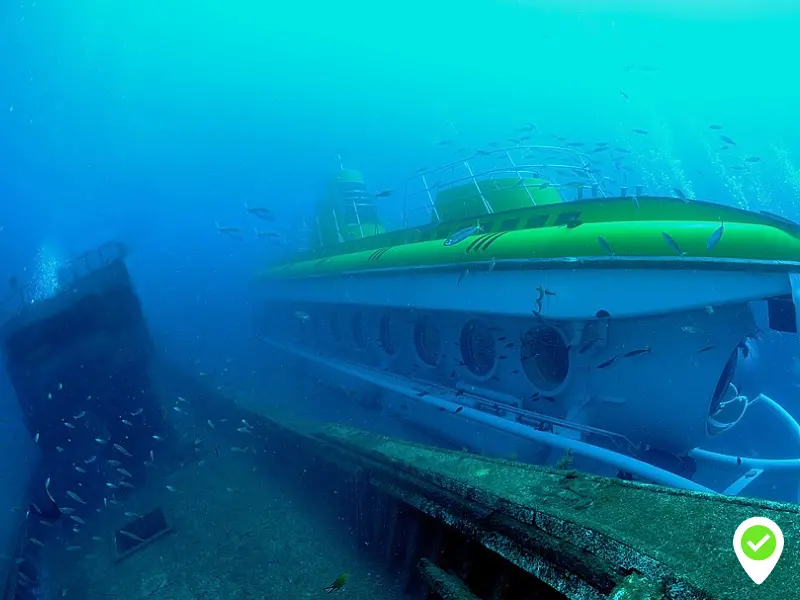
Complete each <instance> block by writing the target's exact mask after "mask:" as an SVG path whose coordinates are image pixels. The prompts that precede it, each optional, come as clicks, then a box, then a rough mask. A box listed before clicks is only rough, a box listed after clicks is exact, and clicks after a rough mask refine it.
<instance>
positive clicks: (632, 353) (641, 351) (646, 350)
mask: <svg viewBox="0 0 800 600" xmlns="http://www.w3.org/2000/svg"><path fill="white" fill-rule="evenodd" d="M640 354H650V347H649V346H645V347H644V348H638V349H637V350H631V351H630V352H626V353H625V354H623V355H622V358H630V357H631V356H639V355H640Z"/></svg>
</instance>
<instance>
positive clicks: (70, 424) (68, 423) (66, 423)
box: [64, 421, 75, 429]
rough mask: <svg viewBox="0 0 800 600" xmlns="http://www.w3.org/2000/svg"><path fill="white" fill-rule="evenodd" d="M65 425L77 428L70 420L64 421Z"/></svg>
mask: <svg viewBox="0 0 800 600" xmlns="http://www.w3.org/2000/svg"><path fill="white" fill-rule="evenodd" d="M64 427H68V428H70V429H75V425H73V424H72V423H70V422H69V421H64Z"/></svg>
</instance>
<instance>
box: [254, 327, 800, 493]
mask: <svg viewBox="0 0 800 600" xmlns="http://www.w3.org/2000/svg"><path fill="white" fill-rule="evenodd" d="M265 341H267V343H269V344H271V345H273V346H274V347H277V348H280V349H282V350H288V351H290V352H293V353H295V354H296V355H298V356H301V357H303V358H304V359H307V360H311V361H313V362H316V363H318V364H321V365H324V366H327V367H329V368H332V369H335V370H337V371H339V372H341V373H345V374H348V375H351V376H353V377H356V378H359V379H361V380H362V381H365V382H368V383H372V384H374V385H377V386H379V387H382V388H384V389H388V390H391V391H393V392H396V393H398V394H401V395H403V396H405V397H407V398H409V399H411V400H413V401H416V402H420V403H423V404H427V405H430V406H432V407H435V408H437V409H440V410H447V411H450V412H452V413H455V412H456V410H458V416H459V417H461V418H465V419H468V420H470V421H472V422H474V423H480V424H482V425H486V426H488V427H491V428H493V429H496V430H500V431H504V432H506V433H509V434H512V435H514V436H517V437H520V438H523V439H527V440H530V441H531V442H535V443H539V444H542V445H545V446H549V447H551V448H556V449H560V450H564V451H571V452H573V453H574V454H576V455H581V456H585V457H587V458H591V459H593V460H597V461H599V462H602V463H604V464H607V465H610V466H613V467H616V468H617V469H619V470H621V471H627V472H630V473H632V474H634V475H637V476H639V477H641V478H642V479H645V480H647V481H652V482H654V483H657V484H661V485H665V486H669V487H674V488H680V489H687V490H693V491H701V492H708V493H718V494H724V493H725V490H723V491H718V490H714V489H711V488H708V487H706V486H703V485H701V484H698V483H696V482H694V481H692V480H690V479H686V478H684V477H680V476H679V475H676V474H674V473H672V472H670V471H667V470H665V469H661V468H659V467H656V466H654V465H651V464H649V463H646V462H644V461H640V460H637V459H635V458H633V457H631V456H629V455H626V454H623V453H620V452H616V451H614V450H609V449H606V448H602V447H598V446H595V445H593V444H589V443H586V442H582V441H580V440H576V439H573V438H569V437H566V436H563V435H559V434H556V433H550V432H547V431H539V430H537V429H535V428H534V427H533V426H532V425H531V424H526V423H520V422H517V421H511V420H509V419H505V418H502V417H498V416H495V415H492V414H489V413H487V412H484V411H482V410H480V409H479V408H474V407H470V406H468V405H467V400H468V399H469V398H468V397H467V396H466V394H461V395H459V396H456V393H454V392H452V391H449V390H447V389H446V388H442V389H441V390H437V389H436V388H437V386H436V385H433V384H419V385H416V386H415V385H414V384H413V382H411V381H410V380H405V378H402V377H400V376H397V375H388V374H386V373H382V372H380V373H379V372H375V373H372V372H370V371H372V369H370V368H368V367H363V366H361V365H356V364H348V363H347V362H346V361H343V360H341V359H333V358H328V357H323V356H319V355H315V354H311V353H308V352H305V351H303V350H300V349H298V348H294V347H291V346H287V345H284V344H281V343H278V342H275V341H272V340H265ZM468 389H469V388H468V387H465V388H459V391H465V392H466V391H467V390H468ZM473 391H474V392H475V393H476V394H477V393H478V391H477V389H476V390H473ZM421 392H424V394H422V395H420V394H421ZM437 394H440V395H437ZM456 398H458V400H456ZM473 400H474V401H475V403H476V405H482V404H483V405H485V404H487V402H491V399H486V398H480V397H478V396H477V395H476V396H475V397H473ZM756 401H759V402H764V403H765V404H767V405H768V406H770V407H772V409H773V411H776V412H777V414H778V415H779V418H780V419H781V420H783V421H784V423H785V424H786V425H787V426H789V427H791V428H792V429H793V430H794V431H795V432H796V434H797V435H798V438H799V439H800V424H798V423H797V421H796V420H795V419H794V418H793V417H792V416H791V415H789V413H787V412H786V411H785V410H783V409H782V407H780V405H779V404H778V403H777V402H775V401H774V400H772V399H771V398H768V397H767V396H764V395H763V394H761V395H759V397H757V398H754V399H753V400H751V401H750V403H751V404H752V403H753V402H756ZM778 409H780V410H778ZM503 410H506V411H508V407H506V406H504V407H503ZM519 412H520V413H524V412H525V411H519ZM529 414H530V417H531V418H535V419H541V420H543V421H551V420H552V419H549V418H547V417H543V416H541V415H537V414H535V413H529ZM556 425H558V426H559V427H569V428H574V426H573V425H572V424H570V423H566V422H564V423H556ZM595 433H596V432H595ZM604 433H605V434H606V435H607V436H609V437H611V438H616V437H622V436H617V435H616V434H613V433H611V432H604ZM621 441H623V442H625V441H627V440H625V439H624V438H622V440H621ZM627 443H628V444H630V442H627ZM689 455H690V456H691V457H692V458H695V459H697V460H699V461H704V462H709V463H713V464H714V465H716V466H718V467H720V468H722V469H724V470H728V471H733V470H739V471H742V470H743V471H744V474H743V475H742V476H741V477H739V478H737V480H735V481H734V482H732V483H731V484H729V485H728V486H726V490H727V489H731V490H734V489H736V490H737V491H738V493H741V492H742V491H743V490H744V489H745V488H746V487H747V486H748V485H750V484H751V483H752V482H753V481H755V479H757V477H758V476H760V475H761V472H763V473H786V474H795V473H800V458H794V459H759V458H745V457H739V456H732V455H726V454H720V453H715V452H711V451H708V450H702V449H700V448H696V449H693V450H691V451H690V452H689ZM737 495H738V494H737ZM798 501H800V488H799V489H798Z"/></svg>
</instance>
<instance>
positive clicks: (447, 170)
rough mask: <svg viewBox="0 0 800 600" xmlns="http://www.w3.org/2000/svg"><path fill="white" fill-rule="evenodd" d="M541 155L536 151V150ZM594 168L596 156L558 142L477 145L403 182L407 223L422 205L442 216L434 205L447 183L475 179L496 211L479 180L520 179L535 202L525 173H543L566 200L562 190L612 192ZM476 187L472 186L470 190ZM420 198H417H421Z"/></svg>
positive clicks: (540, 176) (577, 194) (430, 213)
mask: <svg viewBox="0 0 800 600" xmlns="http://www.w3.org/2000/svg"><path fill="white" fill-rule="evenodd" d="M543 153H547V154H555V155H556V156H553V157H550V159H547V158H543V157H542V156H541V155H542V154H543ZM535 155H538V156H535ZM497 160H502V161H503V162H504V163H505V164H502V165H496V164H486V162H487V161H497ZM596 172H597V171H596V170H595V169H593V168H592V157H591V156H589V155H588V154H586V153H585V152H581V151H579V150H575V149H574V148H565V147H560V146H537V145H515V146H508V147H502V148H495V149H491V150H478V151H476V152H475V153H473V154H472V155H471V156H469V157H467V158H459V159H456V160H453V161H452V162H449V163H447V164H445V165H442V166H440V167H437V168H433V169H421V170H420V171H418V172H417V173H416V174H415V175H414V176H413V177H409V178H408V179H407V180H406V182H405V186H404V187H405V194H404V197H403V224H404V226H405V227H409V226H412V225H413V224H412V223H410V222H409V216H411V215H414V214H416V213H417V212H419V211H420V210H423V209H424V210H426V211H427V213H428V218H429V219H435V222H440V221H441V218H440V216H439V213H438V210H437V207H436V196H437V195H438V194H439V193H441V192H443V191H445V190H448V189H453V188H456V187H459V186H462V185H468V184H473V185H474V188H475V190H477V193H478V195H479V196H480V198H481V200H482V202H483V204H484V208H485V209H486V212H487V214H490V213H492V212H494V208H493V207H492V206H491V202H490V201H489V200H488V199H487V198H486V197H485V195H484V190H483V188H482V187H481V185H480V184H481V183H483V182H486V181H490V180H493V179H516V180H518V182H519V183H517V184H515V185H514V186H509V189H510V188H513V187H522V188H523V189H525V190H526V193H527V194H528V197H529V199H530V201H531V206H535V201H534V196H533V195H532V194H531V193H530V192H529V191H528V188H529V187H533V186H528V185H526V184H525V183H524V182H525V180H526V179H542V180H544V181H546V182H547V183H548V184H549V185H550V187H553V188H554V189H555V190H556V191H557V192H558V194H559V196H560V197H561V199H562V200H563V201H568V200H569V198H566V197H565V193H564V190H566V189H568V188H574V189H575V198H574V199H581V198H583V197H584V190H589V191H590V193H591V194H592V195H593V196H594V197H602V198H605V197H607V196H608V194H607V193H606V190H605V189H604V188H603V185H602V181H599V180H598V178H597V177H596V176H595V174H596ZM565 173H571V174H574V178H573V180H572V181H567V182H564V181H563V180H564V179H566V176H565ZM474 193H475V192H470V195H472V194H474ZM420 197H421V198H422V201H421V202H417V201H416V200H417V198H420Z"/></svg>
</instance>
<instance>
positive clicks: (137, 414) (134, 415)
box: [131, 408, 144, 417]
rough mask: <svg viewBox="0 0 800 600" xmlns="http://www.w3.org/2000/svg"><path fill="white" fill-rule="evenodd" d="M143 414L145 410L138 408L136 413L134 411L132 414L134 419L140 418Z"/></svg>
mask: <svg viewBox="0 0 800 600" xmlns="http://www.w3.org/2000/svg"><path fill="white" fill-rule="evenodd" d="M143 412H144V409H143V408H137V409H136V410H135V411H133V412H132V413H131V416H133V417H138V416H139V415H140V414H142V413H143Z"/></svg>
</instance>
